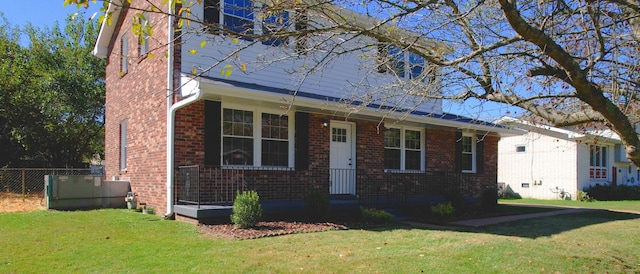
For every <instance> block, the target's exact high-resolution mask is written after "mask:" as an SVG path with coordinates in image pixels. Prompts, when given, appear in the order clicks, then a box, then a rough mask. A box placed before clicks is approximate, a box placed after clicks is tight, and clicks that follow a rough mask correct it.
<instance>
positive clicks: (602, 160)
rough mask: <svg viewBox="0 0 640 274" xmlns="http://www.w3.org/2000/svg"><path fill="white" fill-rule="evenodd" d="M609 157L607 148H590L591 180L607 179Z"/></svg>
mask: <svg viewBox="0 0 640 274" xmlns="http://www.w3.org/2000/svg"><path fill="white" fill-rule="evenodd" d="M607 155H608V154H607V147H606V146H596V145H590V146H589V166H590V168H589V178H591V179H606V178H607Z"/></svg>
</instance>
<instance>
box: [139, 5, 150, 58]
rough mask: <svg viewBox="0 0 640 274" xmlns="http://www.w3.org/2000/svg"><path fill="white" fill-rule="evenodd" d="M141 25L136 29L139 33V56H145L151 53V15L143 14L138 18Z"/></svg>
mask: <svg viewBox="0 0 640 274" xmlns="http://www.w3.org/2000/svg"><path fill="white" fill-rule="evenodd" d="M138 18H139V19H138V20H140V21H139V23H140V24H139V25H138V26H137V27H135V28H136V29H137V32H138V52H139V56H144V55H145V54H147V53H148V52H149V36H150V35H151V31H152V28H151V26H150V25H149V14H148V13H146V12H145V13H143V14H142V15H140V16H139V17H138Z"/></svg>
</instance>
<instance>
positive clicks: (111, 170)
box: [105, 1, 167, 214]
mask: <svg viewBox="0 0 640 274" xmlns="http://www.w3.org/2000/svg"><path fill="white" fill-rule="evenodd" d="M156 2H160V1H156ZM137 3H141V2H138V1H133V5H135V4H137ZM135 13H136V11H134V10H133V9H128V10H123V11H122V13H121V17H120V18H124V19H123V20H122V21H121V22H118V23H117V24H118V25H117V26H119V28H117V30H116V33H114V38H113V39H112V41H111V46H110V49H109V57H108V59H107V68H106V109H105V111H106V114H105V160H106V161H105V162H106V165H105V167H106V175H107V178H111V177H112V176H119V177H120V178H121V179H126V178H128V179H129V180H130V182H131V187H132V190H133V191H134V192H136V193H137V194H138V195H139V196H138V198H139V199H138V200H139V201H140V202H145V203H147V204H148V205H150V206H153V207H155V208H156V212H157V214H164V212H165V210H166V203H165V199H166V164H165V163H166V117H167V116H166V104H167V101H166V93H167V91H166V79H167V59H166V58H163V52H165V51H166V50H167V48H166V46H164V45H163V44H161V43H163V42H164V41H166V40H167V38H166V37H167V19H166V17H164V16H162V15H159V14H155V13H151V14H150V16H149V21H150V23H151V24H152V26H153V27H154V34H153V37H152V38H151V39H149V49H150V50H152V51H151V52H152V53H153V54H154V55H155V57H153V58H151V59H147V58H145V57H144V56H139V50H138V49H139V47H138V39H137V38H136V37H135V36H134V35H133V34H132V31H131V23H132V16H133V14H135ZM114 23H115V22H114ZM123 34H126V35H128V37H129V39H128V40H129V43H128V48H129V54H128V55H129V59H128V61H129V62H128V63H129V68H128V72H127V73H126V74H124V75H121V73H120V70H121V54H120V53H121V52H122V51H121V43H120V41H121V37H122V36H123ZM123 120H127V123H128V128H127V130H128V134H127V139H128V147H127V169H126V171H122V170H120V129H119V127H120V123H121V122H122V121H123Z"/></svg>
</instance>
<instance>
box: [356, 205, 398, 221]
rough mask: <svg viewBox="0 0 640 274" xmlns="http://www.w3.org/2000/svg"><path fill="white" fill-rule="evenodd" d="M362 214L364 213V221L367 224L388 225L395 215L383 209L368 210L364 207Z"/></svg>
mask: <svg viewBox="0 0 640 274" xmlns="http://www.w3.org/2000/svg"><path fill="white" fill-rule="evenodd" d="M360 212H361V213H362V219H364V220H365V221H367V222H374V223H388V222H389V221H391V219H393V217H394V216H393V214H391V213H389V212H386V211H384V210H382V209H375V208H366V207H362V206H361V207H360Z"/></svg>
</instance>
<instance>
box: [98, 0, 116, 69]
mask: <svg viewBox="0 0 640 274" xmlns="http://www.w3.org/2000/svg"><path fill="white" fill-rule="evenodd" d="M120 11H122V1H121V0H112V1H110V2H109V6H108V7H107V11H106V15H105V18H104V20H103V22H102V25H101V26H100V33H98V38H97V39H96V45H95V46H94V47H93V51H92V52H91V53H93V55H95V56H97V57H100V58H106V57H107V56H108V55H109V45H110V44H111V39H112V36H113V33H114V32H115V30H116V27H117V25H118V24H117V23H115V22H118V20H119V19H120ZM107 16H108V17H110V18H109V20H108V19H107ZM107 22H112V23H111V24H108V23H107Z"/></svg>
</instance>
